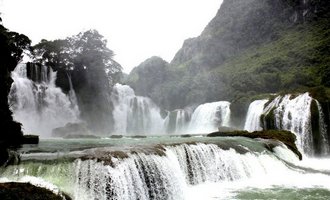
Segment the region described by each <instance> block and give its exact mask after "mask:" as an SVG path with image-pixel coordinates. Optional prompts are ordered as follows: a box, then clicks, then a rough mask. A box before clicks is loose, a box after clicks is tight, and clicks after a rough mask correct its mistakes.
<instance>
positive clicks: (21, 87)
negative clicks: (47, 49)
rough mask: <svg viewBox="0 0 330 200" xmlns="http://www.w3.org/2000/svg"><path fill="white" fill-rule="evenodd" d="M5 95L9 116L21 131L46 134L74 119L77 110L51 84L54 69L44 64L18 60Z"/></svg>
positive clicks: (75, 105) (74, 103) (77, 112)
mask: <svg viewBox="0 0 330 200" xmlns="http://www.w3.org/2000/svg"><path fill="white" fill-rule="evenodd" d="M12 78H13V80H14V82H13V84H12V87H11V90H10V93H9V96H8V99H9V105H10V106H11V110H12V111H13V117H14V119H15V120H16V121H18V122H21V123H22V125H23V127H22V128H23V132H24V133H28V134H39V135H40V136H42V137H49V136H50V133H51V131H52V129H54V128H57V127H62V126H64V125H65V124H67V123H68V122H77V121H78V116H79V110H78V106H77V104H76V102H73V101H72V102H70V99H69V97H68V96H66V95H65V94H64V93H63V92H62V90H61V89H60V88H58V87H56V85H55V80H56V72H53V70H52V69H51V68H49V67H46V66H41V65H35V64H29V65H25V64H19V65H18V66H17V67H16V69H15V70H14V71H13V72H12Z"/></svg>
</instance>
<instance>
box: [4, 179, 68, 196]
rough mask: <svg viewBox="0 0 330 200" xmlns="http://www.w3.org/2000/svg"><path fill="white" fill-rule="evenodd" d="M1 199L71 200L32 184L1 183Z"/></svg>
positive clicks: (61, 194)
mask: <svg viewBox="0 0 330 200" xmlns="http://www.w3.org/2000/svg"><path fill="white" fill-rule="evenodd" d="M0 199H3V200H45V199H47V200H63V199H64V200H71V198H70V197H69V196H68V195H66V194H64V193H60V194H59V195H57V194H54V193H53V192H51V191H49V190H47V189H45V188H40V187H37V186H34V185H31V184H30V183H14V182H11V183H0Z"/></svg>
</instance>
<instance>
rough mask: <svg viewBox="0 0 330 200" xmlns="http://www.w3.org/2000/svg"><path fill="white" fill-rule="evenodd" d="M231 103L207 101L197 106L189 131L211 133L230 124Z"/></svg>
mask: <svg viewBox="0 0 330 200" xmlns="http://www.w3.org/2000/svg"><path fill="white" fill-rule="evenodd" d="M229 123H230V103H229V102H227V101H218V102H213V103H205V104H202V105H200V106H198V107H197V108H196V110H195V111H194V113H193V114H192V116H191V121H190V123H189V128H188V131H189V132H191V133H209V132H213V131H216V130H218V127H220V126H227V127H229V126H230V124H229Z"/></svg>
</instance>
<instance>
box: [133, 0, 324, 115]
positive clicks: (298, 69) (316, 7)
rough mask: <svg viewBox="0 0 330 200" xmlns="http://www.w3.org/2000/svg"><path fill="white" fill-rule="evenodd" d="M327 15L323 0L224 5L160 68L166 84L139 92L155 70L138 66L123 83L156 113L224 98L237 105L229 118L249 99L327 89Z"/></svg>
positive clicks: (251, 0)
mask: <svg viewBox="0 0 330 200" xmlns="http://www.w3.org/2000/svg"><path fill="white" fill-rule="evenodd" d="M329 13H330V3H329V2H328V1H314V0H308V1H302V0H295V1H292V0H276V1H274V0H266V1H258V0H236V1H230V0H224V1H223V4H222V5H221V8H220V9H219V11H218V13H217V15H216V16H215V18H214V19H212V21H211V22H210V23H209V24H208V25H207V27H206V28H205V30H204V31H203V32H202V34H201V35H200V36H198V37H196V38H191V39H188V40H186V41H185V42H184V44H183V46H182V48H181V49H180V50H179V51H178V52H177V54H176V55H175V57H174V59H173V60H172V61H171V63H170V64H168V65H167V67H164V69H163V71H165V74H166V75H165V80H163V81H161V82H159V83H158V84H156V85H155V84H154V83H151V82H150V83H149V82H146V83H144V84H146V85H145V86H143V88H149V86H150V85H149V84H152V88H153V89H152V90H149V91H145V90H144V91H143V92H142V90H141V87H142V86H137V85H138V84H140V82H139V80H144V79H146V77H150V76H154V71H152V70H147V71H145V72H141V71H143V67H142V64H141V65H140V66H137V67H136V68H135V69H134V70H133V71H132V73H131V74H130V75H129V76H128V77H127V83H128V84H129V85H130V86H132V87H133V88H134V89H135V90H136V93H137V94H138V95H139V94H146V95H148V96H149V97H151V98H152V99H153V100H155V101H156V103H158V104H159V105H161V106H162V107H163V108H167V109H176V108H183V107H185V106H187V105H191V104H199V103H204V102H212V101H218V100H229V101H231V102H232V103H233V104H238V105H240V106H242V105H243V106H244V108H239V107H238V108H237V112H236V111H234V112H233V114H234V115H235V113H242V111H246V110H244V109H247V106H248V103H247V102H249V101H251V98H253V97H254V96H255V95H260V94H263V93H274V92H283V91H295V90H298V89H299V90H301V91H307V90H309V88H313V87H318V86H324V87H326V88H328V87H329V86H330V85H329V83H328V82H329V80H330V77H329V74H330V73H329V71H330V67H329V63H330V60H329V56H328V55H329V54H330V49H329V44H330V34H329V33H330V29H329V27H330V26H329V24H330V20H329V16H330V14H329ZM153 67H154V68H158V66H156V63H155V64H154V66H153ZM139 68H140V69H139ZM149 68H151V66H150V67H149ZM136 71H140V73H139V74H138V76H137V73H135V72H136ZM158 76H160V74H158ZM326 90H328V89H326Z"/></svg>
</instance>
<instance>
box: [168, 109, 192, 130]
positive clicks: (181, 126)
mask: <svg viewBox="0 0 330 200" xmlns="http://www.w3.org/2000/svg"><path fill="white" fill-rule="evenodd" d="M191 114H192V110H189V109H185V110H184V109H177V110H174V111H170V112H168V114H167V116H166V118H165V124H164V128H165V129H166V132H167V133H176V134H180V133H187V128H188V125H189V120H190V118H191Z"/></svg>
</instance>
